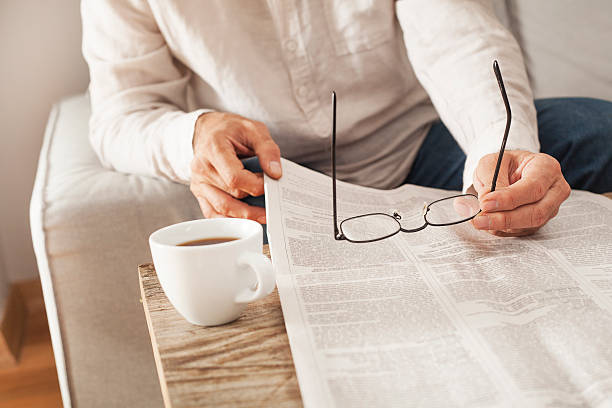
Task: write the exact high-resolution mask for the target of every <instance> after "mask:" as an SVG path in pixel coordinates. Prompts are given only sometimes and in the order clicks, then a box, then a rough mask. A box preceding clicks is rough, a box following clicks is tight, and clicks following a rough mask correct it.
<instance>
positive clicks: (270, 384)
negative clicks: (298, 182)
mask: <svg viewBox="0 0 612 408" xmlns="http://www.w3.org/2000/svg"><path fill="white" fill-rule="evenodd" d="M264 253H265V254H266V255H268V256H270V254H269V252H268V246H267V245H265V246H264ZM138 273H139V277H140V288H141V293H142V302H143V306H144V310H145V314H146V318H147V324H148V325H149V334H150V335H151V343H152V345H153V353H154V354H155V360H156V364H157V371H158V375H159V378H160V385H161V388H162V394H163V396H164V402H165V404H166V407H173V408H181V407H201V406H215V407H247V406H249V407H250V406H274V407H300V406H302V400H301V397H300V391H299V388H298V382H297V379H296V376H295V369H294V367H293V359H292V358H291V351H290V349H289V340H288V338H287V332H286V330H285V322H284V320H283V313H282V311H281V306H280V301H279V298H278V292H277V291H276V289H275V290H274V292H273V293H272V294H270V295H269V296H267V297H265V298H264V299H261V300H259V301H257V302H253V303H251V304H249V305H248V307H247V308H246V310H245V311H244V312H243V313H242V316H241V317H240V318H239V319H238V320H236V321H234V322H232V323H229V324H226V325H223V326H217V327H201V326H195V325H192V324H191V323H189V322H187V321H186V320H185V319H183V318H182V317H181V316H180V315H179V314H178V312H176V311H175V310H174V308H173V307H172V305H171V304H170V302H169V301H168V298H167V297H166V295H165V294H164V292H163V290H162V288H161V286H160V285H159V281H158V279H157V275H156V274H155V268H154V267H153V265H152V264H144V265H140V266H139V267H138Z"/></svg>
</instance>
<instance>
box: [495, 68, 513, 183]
mask: <svg viewBox="0 0 612 408" xmlns="http://www.w3.org/2000/svg"><path fill="white" fill-rule="evenodd" d="M493 72H495V77H496V78H497V84H498V85H499V90H500V92H501V95H502V99H503V100H504V105H505V106H506V130H504V138H503V140H502V144H501V148H500V149H499V156H497V165H496V166H495V173H494V174H493V182H492V183H491V192H493V191H495V185H496V184H497V176H498V175H499V168H500V166H501V162H502V158H503V157H504V151H505V150H506V140H508V132H509V131H510V122H511V121H512V112H511V111H510V102H508V94H506V87H505V86H504V80H503V79H502V75H501V72H500V70H499V64H498V63H497V60H495V61H493Z"/></svg>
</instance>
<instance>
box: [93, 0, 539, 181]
mask: <svg viewBox="0 0 612 408" xmlns="http://www.w3.org/2000/svg"><path fill="white" fill-rule="evenodd" d="M82 15H83V52H84V55H85V58H86V60H87V62H88V63H89V67H90V74H91V85H90V93H91V103H92V109H93V113H92V117H91V121H90V138H91V142H92V145H93V148H94V150H95V151H96V152H97V154H98V156H99V157H100V159H101V161H102V163H103V164H104V165H106V166H108V167H112V168H114V169H116V170H118V171H122V172H128V173H138V174H144V175H151V176H157V177H166V178H169V179H171V180H175V181H179V182H183V183H188V182H189V178H190V161H191V159H192V157H193V152H192V136H193V130H194V124H195V120H196V118H197V116H198V115H199V114H201V113H202V112H205V111H208V110H216V111H226V112H233V113H237V114H240V115H242V116H245V117H247V118H251V119H255V120H258V121H262V122H263V123H265V124H266V125H267V126H268V128H269V130H270V133H271V135H272V137H273V138H274V140H275V141H276V143H277V144H278V145H279V147H280V150H281V154H282V156H283V157H285V158H288V159H290V160H293V161H295V162H298V163H301V164H304V165H306V166H308V167H311V168H314V169H316V170H319V171H323V172H329V170H330V165H331V163H330V150H329V147H330V134H331V123H332V122H331V120H332V116H331V112H332V110H331V96H330V94H331V91H332V90H336V92H337V93H338V123H337V126H338V141H337V148H338V151H337V161H338V176H339V178H341V179H344V180H347V181H350V182H353V183H358V184H362V185H368V186H373V187H379V188H391V187H394V186H397V185H399V184H401V183H402V182H403V181H404V179H405V178H406V176H407V175H408V173H409V171H410V168H411V165H412V163H413V161H414V158H415V156H416V153H417V151H418V148H419V147H420V145H421V143H422V141H423V139H424V137H425V135H426V133H427V131H428V130H429V128H430V126H431V123H432V122H433V121H435V120H436V119H437V118H438V117H439V118H441V119H442V120H443V121H444V123H445V124H446V126H447V127H448V128H449V129H450V131H451V133H452V134H453V136H454V137H455V138H456V140H457V142H458V143H459V145H460V146H461V148H462V149H463V150H464V151H465V152H466V153H467V160H466V164H465V171H464V185H465V186H469V185H470V184H471V183H472V176H473V172H474V169H475V167H476V165H477V163H478V160H479V159H480V157H482V156H483V155H484V154H487V153H492V152H496V151H498V150H499V147H500V143H501V138H502V135H503V130H504V126H505V121H506V114H505V110H504V105H503V103H502V99H501V96H500V93H499V90H498V87H497V82H496V80H495V76H494V74H493V70H492V62H493V60H494V59H497V60H498V61H499V64H500V67H501V70H502V73H503V77H504V80H505V84H506V89H507V91H508V96H509V99H510V103H511V105H512V112H513V122H512V128H511V132H510V136H509V140H508V145H507V148H508V149H525V150H531V151H538V149H539V143H538V138H537V125H536V115H535V109H534V105H533V99H532V94H531V90H530V88H529V85H528V80H527V76H526V73H525V68H524V63H523V59H522V56H521V52H520V50H519V47H518V45H517V43H516V41H515V40H514V39H513V37H512V36H511V35H510V33H509V32H508V31H507V30H506V29H505V28H504V27H503V26H502V25H501V24H500V23H499V22H498V21H497V19H496V18H495V16H494V14H493V11H492V9H491V7H490V5H489V3H488V1H476V0H427V1H423V0H414V1H411V0H400V1H397V2H394V1H392V0H350V1H349V0H308V1H306V0H302V1H300V0H267V1H265V0H217V1H206V2H202V1H195V0H191V1H190V0H148V1H145V0H84V1H83V3H82Z"/></svg>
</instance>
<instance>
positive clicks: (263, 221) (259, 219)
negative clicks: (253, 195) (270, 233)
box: [257, 215, 266, 224]
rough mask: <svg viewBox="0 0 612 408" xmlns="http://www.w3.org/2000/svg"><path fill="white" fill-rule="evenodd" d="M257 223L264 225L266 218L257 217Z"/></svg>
mask: <svg viewBox="0 0 612 408" xmlns="http://www.w3.org/2000/svg"><path fill="white" fill-rule="evenodd" d="M257 222H258V223H260V224H265V223H266V216H265V215H263V216H261V217H259V218H258V219H257Z"/></svg>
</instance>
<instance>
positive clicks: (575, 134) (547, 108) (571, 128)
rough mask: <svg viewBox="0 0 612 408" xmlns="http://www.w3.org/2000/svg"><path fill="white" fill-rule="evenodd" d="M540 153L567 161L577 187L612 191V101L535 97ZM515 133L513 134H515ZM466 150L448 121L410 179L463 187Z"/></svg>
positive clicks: (434, 132)
mask: <svg viewBox="0 0 612 408" xmlns="http://www.w3.org/2000/svg"><path fill="white" fill-rule="evenodd" d="M535 106H536V111H537V114H538V134H539V137H540V151H541V152H542V153H546V154H549V155H551V156H553V157H554V158H555V159H557V160H558V161H559V163H561V170H562V171H563V175H564V176H565V179H566V180H567V182H568V183H569V185H570V186H571V187H572V188H574V189H579V190H588V191H592V192H594V193H606V192H610V191H612V102H608V101H603V100H598V99H589V98H550V99H538V100H536V101H535ZM510 137H512V135H510ZM464 163H465V154H464V153H463V151H462V150H461V148H460V147H459V145H458V144H457V142H456V141H455V139H453V137H452V136H451V134H450V132H449V131H448V129H447V128H446V126H444V124H443V123H442V122H436V123H435V124H434V125H433V126H432V127H431V129H430V131H429V133H428V134H427V137H426V138H425V141H424V142H423V145H422V146H421V148H420V149H419V152H418V153H417V157H416V159H415V161H414V164H413V166H412V170H411V171H410V174H409V175H408V177H407V178H406V181H405V182H406V183H410V184H418V185H420V186H427V187H435V188H443V189H448V190H461V188H462V184H463V181H462V177H463V165H464Z"/></svg>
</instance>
